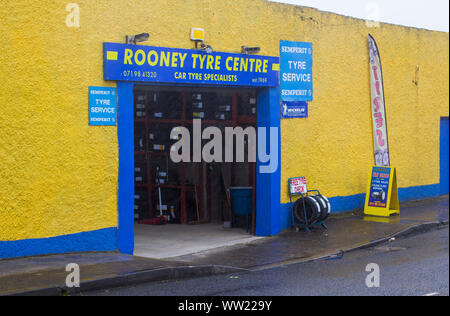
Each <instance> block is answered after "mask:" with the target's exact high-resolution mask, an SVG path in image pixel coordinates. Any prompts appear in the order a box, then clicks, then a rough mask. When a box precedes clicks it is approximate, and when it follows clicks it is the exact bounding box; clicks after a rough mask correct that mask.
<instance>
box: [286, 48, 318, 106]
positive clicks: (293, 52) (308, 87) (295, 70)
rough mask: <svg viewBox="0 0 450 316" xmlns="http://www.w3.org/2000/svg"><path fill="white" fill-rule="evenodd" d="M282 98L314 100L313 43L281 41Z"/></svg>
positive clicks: (296, 100) (288, 99)
mask: <svg viewBox="0 0 450 316" xmlns="http://www.w3.org/2000/svg"><path fill="white" fill-rule="evenodd" d="M280 56H281V58H280V67H281V73H280V77H281V100H282V101H295V102H298V101H312V100H313V72H312V68H313V67H312V66H313V45H312V43H304V42H289V41H281V42H280Z"/></svg>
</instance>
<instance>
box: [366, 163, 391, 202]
mask: <svg viewBox="0 0 450 316" xmlns="http://www.w3.org/2000/svg"><path fill="white" fill-rule="evenodd" d="M390 180H391V169H390V168H386V167H374V168H373V170H372V182H371V185H370V196H369V206H370V207H380V208H386V207H387V200H388V196H389V183H390Z"/></svg>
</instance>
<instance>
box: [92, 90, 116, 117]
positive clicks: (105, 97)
mask: <svg viewBox="0 0 450 316" xmlns="http://www.w3.org/2000/svg"><path fill="white" fill-rule="evenodd" d="M116 124H117V91H116V88H105V87H89V125H93V126H116Z"/></svg>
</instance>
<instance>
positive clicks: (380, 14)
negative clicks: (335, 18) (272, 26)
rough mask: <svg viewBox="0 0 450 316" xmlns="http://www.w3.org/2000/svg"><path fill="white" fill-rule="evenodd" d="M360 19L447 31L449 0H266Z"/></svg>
mask: <svg viewBox="0 0 450 316" xmlns="http://www.w3.org/2000/svg"><path fill="white" fill-rule="evenodd" d="M269 1H273V2H282V3H290V4H296V5H302V6H307V7H312V8H317V9H319V10H322V11H329V12H334V13H338V14H343V15H347V16H352V17H356V18H360V19H369V20H377V21H379V22H386V23H392V24H400V25H405V26H413V27H418V28H424V29H429V30H436V31H444V32H448V31H449V30H448V29H449V27H448V24H449V22H448V21H449V13H448V11H449V0H269Z"/></svg>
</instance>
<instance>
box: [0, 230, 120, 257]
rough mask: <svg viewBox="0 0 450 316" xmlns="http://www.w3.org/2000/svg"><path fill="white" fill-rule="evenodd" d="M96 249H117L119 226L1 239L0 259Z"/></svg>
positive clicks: (96, 250) (92, 250)
mask: <svg viewBox="0 0 450 316" xmlns="http://www.w3.org/2000/svg"><path fill="white" fill-rule="evenodd" d="M94 251H95V252H98V251H117V228H115V227H112V228H105V229H100V230H95V231H90V232H82V233H78V234H71V235H64V236H58V237H51V238H42V239H26V240H18V241H0V259H9V258H18V257H28V256H37V255H51V254H62V253H71V252H94Z"/></svg>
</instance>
